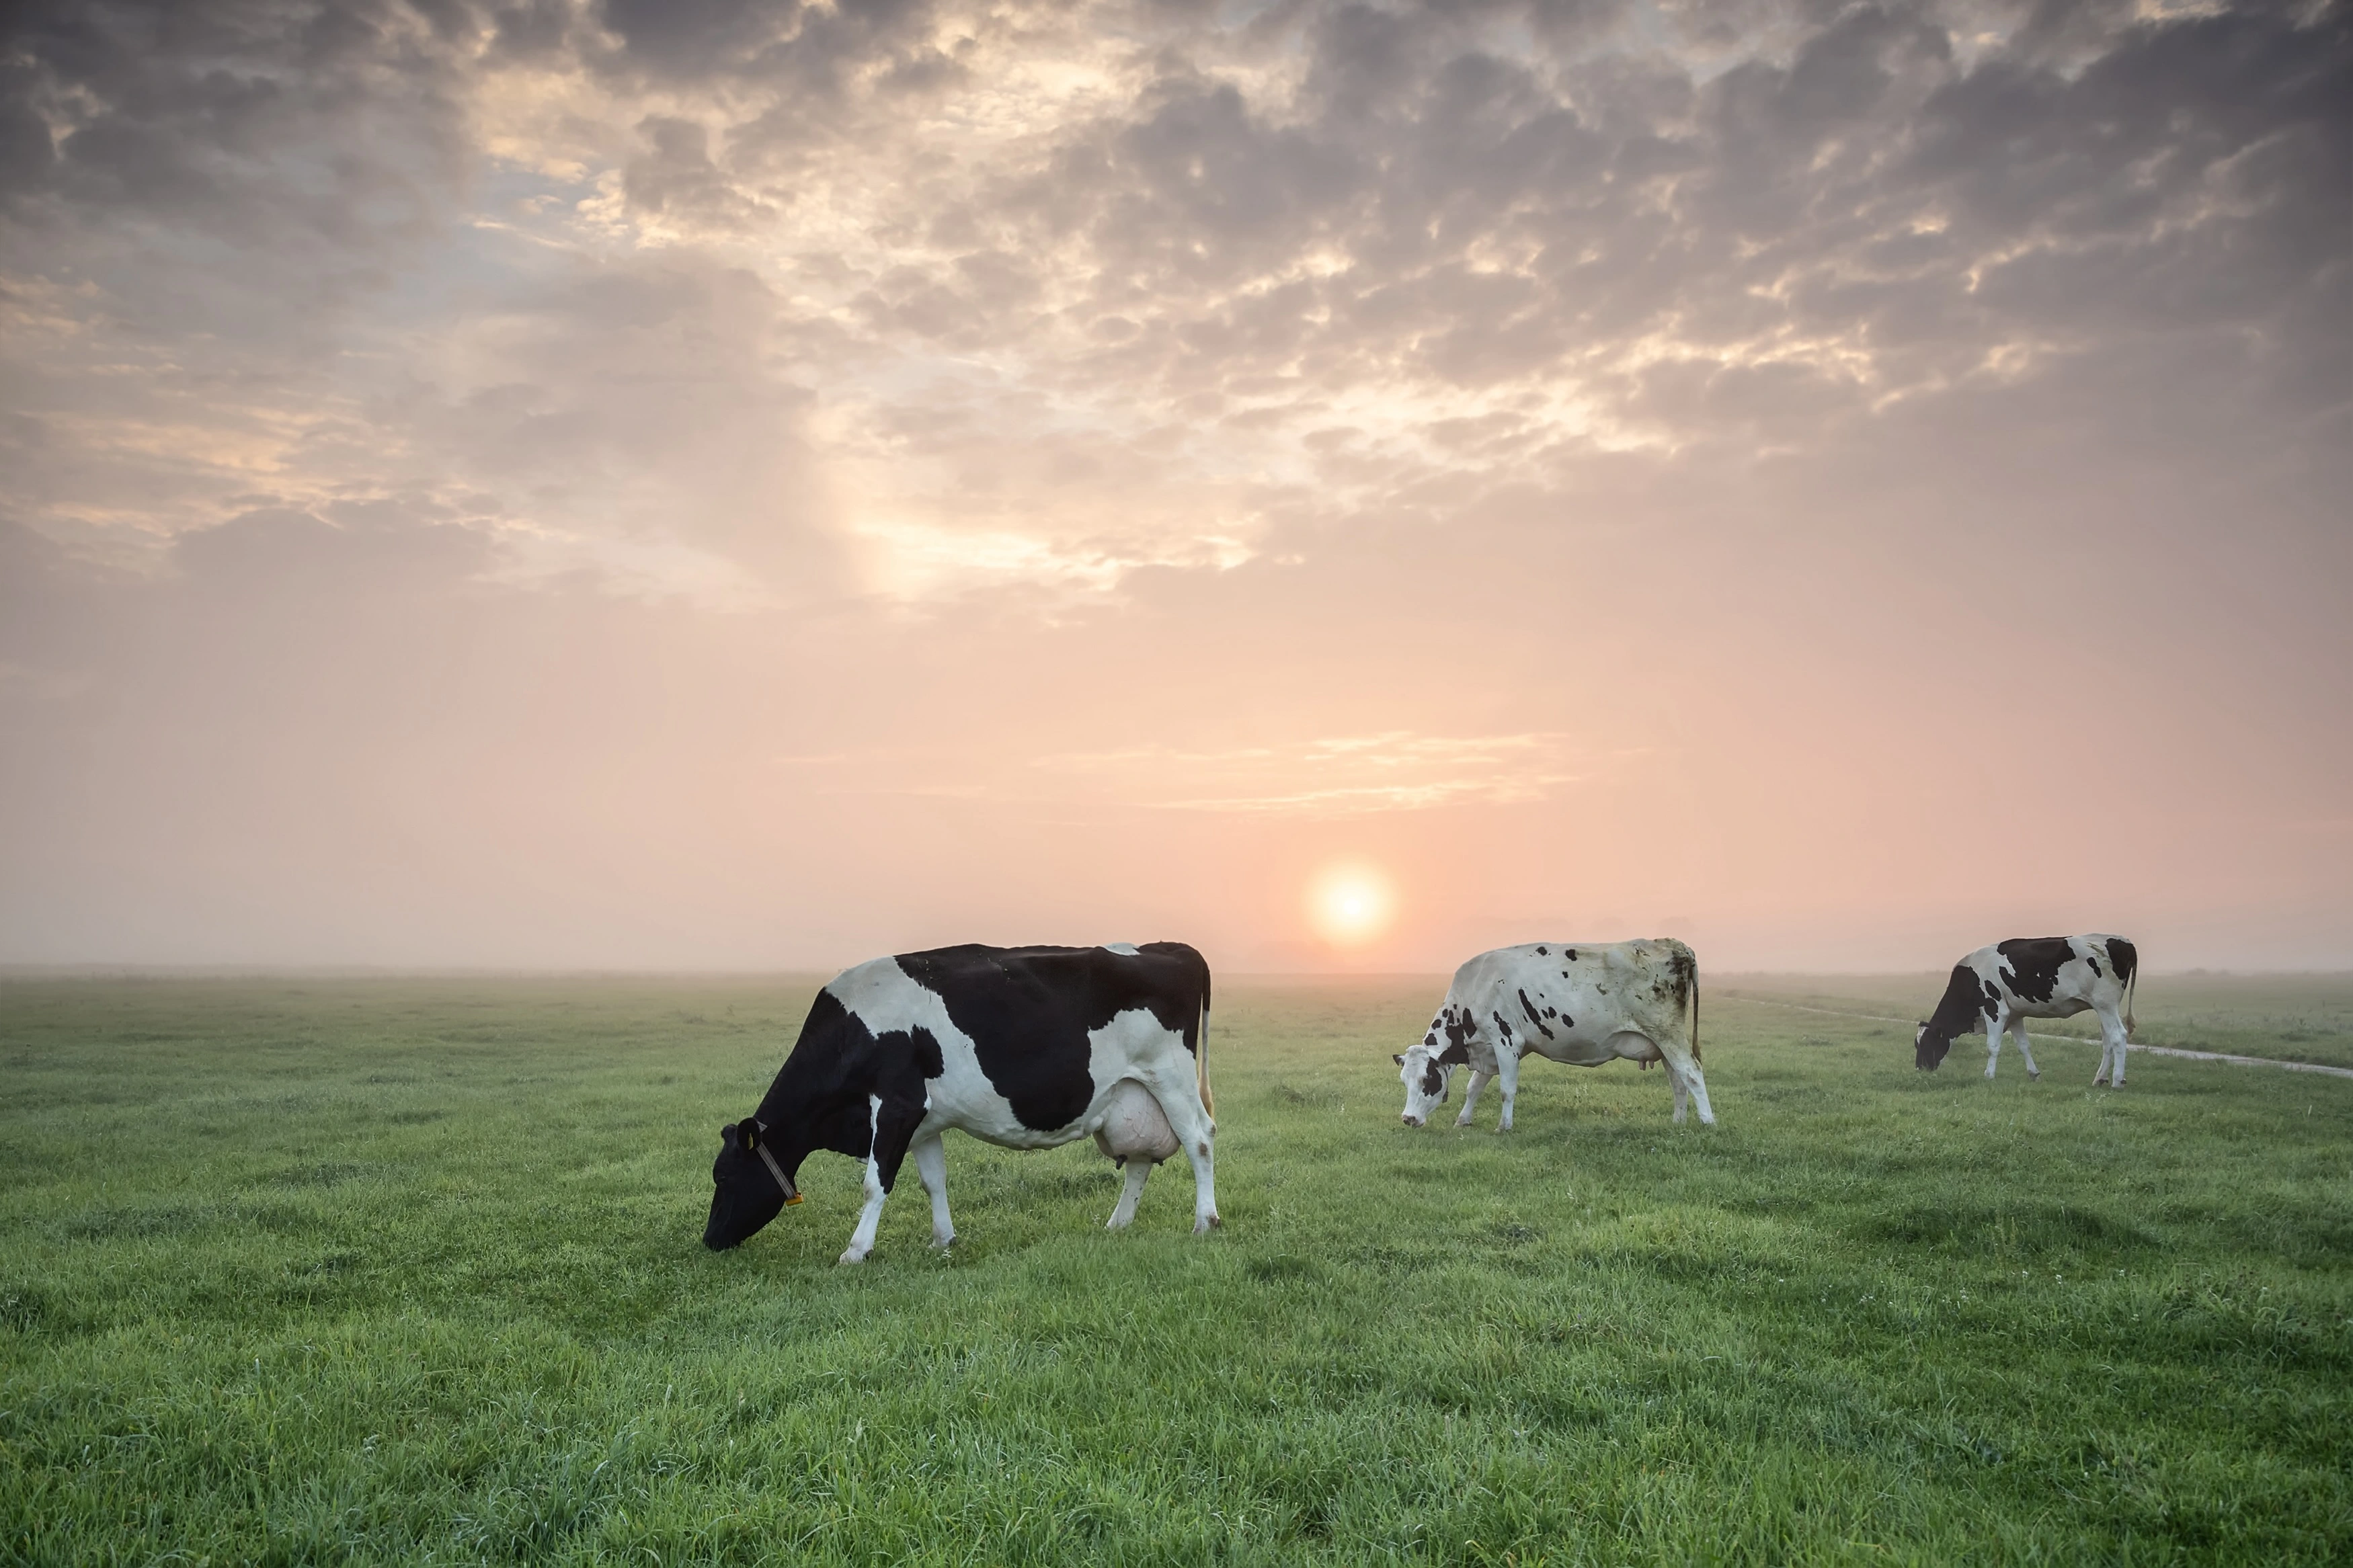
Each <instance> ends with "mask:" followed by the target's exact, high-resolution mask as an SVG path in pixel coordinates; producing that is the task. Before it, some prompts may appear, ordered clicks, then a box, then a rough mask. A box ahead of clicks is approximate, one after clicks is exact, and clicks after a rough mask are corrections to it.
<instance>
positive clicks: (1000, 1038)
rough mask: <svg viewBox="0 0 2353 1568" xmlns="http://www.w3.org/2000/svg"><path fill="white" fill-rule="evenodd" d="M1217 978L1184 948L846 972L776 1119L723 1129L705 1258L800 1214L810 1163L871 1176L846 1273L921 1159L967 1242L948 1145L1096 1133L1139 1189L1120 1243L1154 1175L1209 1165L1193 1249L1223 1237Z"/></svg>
mask: <svg viewBox="0 0 2353 1568" xmlns="http://www.w3.org/2000/svg"><path fill="white" fill-rule="evenodd" d="M1208 1033H1209V966H1208V963H1204V962H1203V960H1202V958H1201V955H1200V954H1199V953H1198V952H1194V951H1193V949H1191V948H1189V947H1187V946H1186V945H1185V944H1184V943H1183V942H1147V943H1145V945H1144V946H1142V947H1140V948H1139V947H1135V946H1133V945H1131V944H1129V943H1126V942H1113V943H1109V944H1107V945H1105V946H1103V947H1010V948H1000V947H977V946H966V947H944V948H936V949H934V950H933V951H931V952H902V953H900V954H898V955H896V956H895V957H891V958H877V959H873V960H871V961H869V962H867V963H861V964H859V965H858V966H857V967H856V968H854V969H846V970H844V971H842V972H841V973H839V974H837V975H835V976H834V977H833V979H832V980H830V981H828V983H827V984H826V986H825V988H824V989H823V990H822V991H819V992H818V994H817V1000H816V1001H815V1002H814V1003H813V1004H811V1005H810V1007H809V1012H808V1017H807V1020H806V1021H805V1022H804V1023H803V1024H802V1025H801V1033H800V1038H799V1039H798V1040H797V1042H796V1043H795V1044H794V1046H793V1049H792V1054H791V1055H790V1056H788V1057H786V1058H785V1065H784V1067H783V1068H781V1069H780V1070H779V1071H778V1072H777V1074H776V1082H774V1083H773V1084H771V1085H769V1087H768V1093H767V1096H766V1098H765V1099H764V1100H761V1101H760V1105H759V1109H757V1110H754V1111H753V1112H752V1114H751V1115H749V1116H747V1117H745V1118H744V1120H742V1121H737V1122H733V1123H731V1124H729V1125H727V1126H725V1127H723V1128H721V1129H720V1130H719V1144H720V1146H719V1158H718V1160H717V1161H716V1162H715V1163H713V1164H712V1167H711V1180H712V1184H713V1186H714V1187H715V1188H716V1190H715V1191H714V1192H713V1193H712V1198H711V1219H710V1223H709V1224H708V1225H707V1226H705V1227H704V1230H703V1233H702V1244H703V1245H704V1246H705V1247H710V1248H712V1250H713V1251H723V1250H725V1249H726V1248H728V1247H734V1246H736V1245H738V1244H739V1243H741V1242H743V1241H744V1240H745V1239H747V1238H748V1237H751V1236H752V1235H754V1233H755V1232H757V1231H758V1230H759V1229H760V1228H761V1227H762V1226H765V1225H766V1224H767V1223H768V1222H769V1221H770V1220H772V1219H774V1218H776V1215H778V1214H780V1213H782V1212H783V1211H784V1209H785V1208H786V1205H793V1204H797V1203H799V1202H800V1201H801V1194H800V1189H799V1187H798V1186H797V1184H796V1180H795V1179H796V1177H797V1175H798V1174H799V1172H800V1168H801V1162H802V1161H803V1160H804V1159H806V1158H807V1156H808V1155H809V1154H810V1153H812V1152H815V1151H817V1150H818V1149H830V1150H833V1151H834V1152H837V1153H841V1154H847V1155H849V1156H850V1157H851V1158H852V1159H858V1160H863V1161H865V1162H866V1206H865V1208H864V1209H863V1210H862V1211H861V1212H860V1215H859V1216H858V1228H857V1229H856V1230H855V1231H854V1232H852V1233H851V1235H850V1237H849V1248H848V1249H847V1250H846V1251H844V1252H843V1253H842V1255H841V1261H842V1262H844V1263H858V1262H861V1261H863V1260H864V1258H865V1257H866V1255H867V1254H868V1253H869V1252H871V1251H872V1250H873V1247H874V1231H875V1227H876V1226H879V1225H880V1224H881V1220H882V1200H883V1199H884V1198H886V1197H888V1196H889V1195H890V1193H891V1187H892V1184H893V1183H894V1182H896V1181H897V1180H898V1176H899V1166H900V1163H901V1162H902V1160H903V1159H905V1157H906V1156H907V1155H908V1154H910V1153H913V1155H914V1157H915V1171H916V1173H917V1174H919V1175H920V1176H922V1178H923V1189H924V1191H926V1192H928V1193H929V1194H931V1198H932V1243H933V1245H934V1246H935V1247H947V1246H950V1245H952V1244H953V1243H954V1242H955V1223H954V1222H953V1221H952V1220H951V1219H950V1218H949V1217H948V1194H947V1163H946V1156H945V1153H944V1152H943V1150H942V1149H941V1147H940V1134H941V1133H943V1132H944V1131H947V1130H948V1129H949V1128H951V1127H954V1128H960V1129H962V1130H963V1131H965V1132H968V1133H970V1134H972V1135H973V1136H974V1137H976V1138H979V1139H982V1140H984V1141H985V1142H990V1143H995V1144H997V1145H999V1146H1001V1147H1004V1148H1008V1149H1050V1148H1053V1147H1055V1146H1056V1145H1058V1144H1062V1143H1068V1142H1072V1141H1073V1140H1075V1139H1079V1138H1084V1137H1087V1136H1089V1135H1090V1134H1092V1136H1093V1137H1094V1139H1095V1143H1096V1146H1097V1147H1098V1148H1100V1149H1101V1150H1102V1151H1103V1152H1104V1153H1105V1154H1107V1155H1109V1156H1110V1157H1111V1158H1113V1160H1116V1161H1118V1162H1119V1163H1120V1164H1121V1166H1122V1168H1123V1170H1124V1173H1125V1175H1126V1178H1127V1184H1126V1186H1125V1188H1124V1190H1123V1191H1122V1192H1121V1194H1120V1197H1119V1205H1118V1207H1116V1208H1115V1209H1113V1211H1112V1216H1111V1228H1112V1229H1113V1230H1119V1229H1122V1228H1124V1226H1126V1225H1127V1223H1128V1222H1129V1221H1130V1220H1132V1219H1134V1217H1135V1205H1136V1200H1137V1199H1139V1198H1140V1197H1142V1196H1143V1195H1144V1183H1145V1178H1146V1177H1147V1176H1149V1175H1150V1174H1151V1173H1152V1167H1153V1166H1154V1165H1155V1164H1156V1163H1159V1162H1160V1161H1162V1160H1165V1159H1167V1158H1169V1157H1170V1156H1172V1155H1174V1154H1175V1153H1176V1152H1177V1150H1178V1149H1179V1148H1182V1149H1183V1150H1184V1152H1185V1154H1186V1156H1187V1159H1189V1160H1190V1161H1191V1162H1192V1165H1193V1234H1195V1235H1196V1236H1198V1235H1201V1234H1203V1233H1204V1232H1206V1231H1208V1229H1209V1227H1210V1226H1215V1225H1217V1224H1219V1218H1218V1199H1217V1184H1216V1182H1215V1180H1214V1173H1213V1163H1212V1155H1211V1140H1212V1137H1213V1135H1214V1134H1215V1132H1216V1131H1217V1128H1216V1124H1215V1123H1214V1122H1213V1121H1211V1120H1210V1116H1211V1113H1212V1100H1211V1096H1210V1093H1209V1062H1208Z"/></svg>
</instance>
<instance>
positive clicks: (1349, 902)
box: [1307, 863, 1397, 947]
mask: <svg viewBox="0 0 2353 1568" xmlns="http://www.w3.org/2000/svg"><path fill="white" fill-rule="evenodd" d="M1396 902H1397V900H1396V896H1395V895H1394V893H1393V892H1392V891H1391V890H1390V888H1389V882H1388V878H1387V877H1385V876H1384V875H1382V874H1381V872H1380V871H1379V870H1377V869H1376V868H1373V867H1370V866H1366V865H1361V864H1354V863H1351V864H1346V865H1339V866H1328V867H1326V868H1324V870H1323V871H1321V872H1319V873H1318V874H1317V875H1316V878H1315V880H1314V882H1313V883H1311V884H1309V887H1308V890H1307V917H1308V920H1309V921H1310V922H1311V923H1312V924H1313V925H1314V928H1315V933H1316V934H1317V935H1318V936H1320V937H1322V938H1323V939H1324V941H1326V942H1331V943H1333V944H1335V946H1340V947H1352V946H1354V945H1356V943H1358V942H1369V941H1371V940H1372V939H1373V938H1374V937H1377V936H1378V935H1380V934H1381V932H1382V931H1385V930H1387V929H1388V923H1389V916H1390V914H1391V913H1392V912H1393V911H1394V909H1395V905H1396Z"/></svg>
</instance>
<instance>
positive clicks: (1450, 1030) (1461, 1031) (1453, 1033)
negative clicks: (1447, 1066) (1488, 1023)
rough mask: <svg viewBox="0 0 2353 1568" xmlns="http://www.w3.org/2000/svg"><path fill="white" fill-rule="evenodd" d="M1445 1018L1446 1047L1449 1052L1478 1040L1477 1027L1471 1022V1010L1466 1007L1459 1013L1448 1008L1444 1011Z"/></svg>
mask: <svg viewBox="0 0 2353 1568" xmlns="http://www.w3.org/2000/svg"><path fill="white" fill-rule="evenodd" d="M1445 1018H1446V1045H1447V1049H1448V1050H1449V1051H1450V1052H1452V1051H1459V1050H1461V1049H1462V1048H1463V1047H1466V1046H1468V1045H1469V1044H1470V1043H1471V1042H1472V1040H1474V1039H1476V1038H1478V1036H1479V1026H1478V1025H1477V1024H1476V1023H1474V1022H1473V1021H1472V1017H1471V1010H1470V1009H1469V1008H1468V1007H1465V1008H1462V1009H1461V1010H1460V1011H1459V1012H1458V1011H1457V1010H1456V1009H1454V1008H1452V1007H1449V1008H1448V1009H1446V1014H1445Z"/></svg>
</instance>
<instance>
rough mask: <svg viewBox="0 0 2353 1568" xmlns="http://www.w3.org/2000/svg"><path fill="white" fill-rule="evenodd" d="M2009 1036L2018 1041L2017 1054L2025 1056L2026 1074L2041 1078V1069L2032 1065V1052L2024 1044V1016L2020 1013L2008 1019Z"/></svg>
mask: <svg viewBox="0 0 2353 1568" xmlns="http://www.w3.org/2000/svg"><path fill="white" fill-rule="evenodd" d="M2010 1038H2012V1039H2013V1040H2016V1041H2017V1042H2018V1054H2019V1055H2020V1056H2021V1057H2023V1058H2026V1076H2027V1077H2029V1078H2041V1077H2042V1068H2039V1067H2036V1066H2035V1065H2034V1052H2033V1051H2032V1050H2031V1049H2030V1048H2029V1047H2028V1046H2027V1044H2026V1016H2025V1015H2024V1014H2022V1013H2021V1014H2020V1015H2019V1016H2017V1017H2015V1018H2012V1019H2011V1020H2010Z"/></svg>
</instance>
